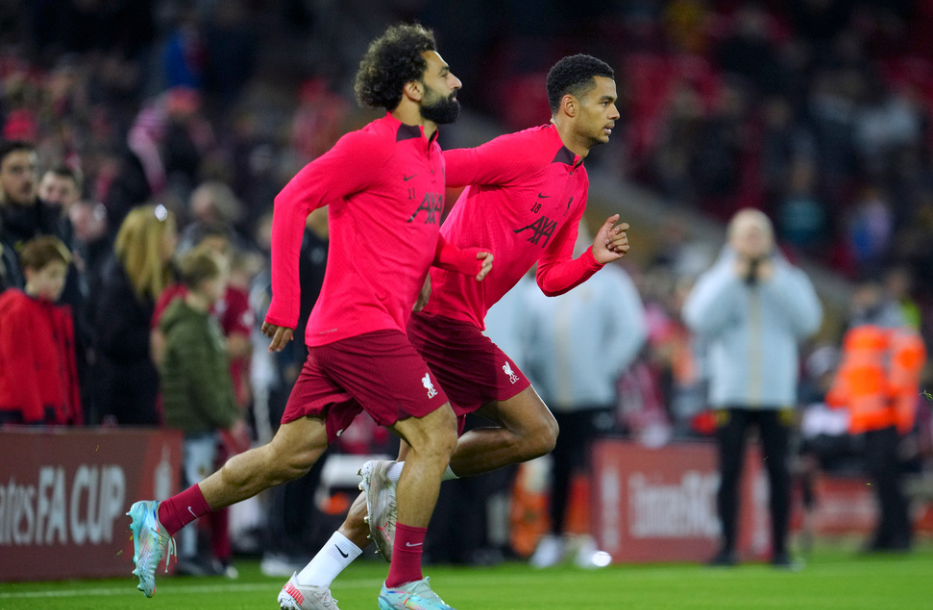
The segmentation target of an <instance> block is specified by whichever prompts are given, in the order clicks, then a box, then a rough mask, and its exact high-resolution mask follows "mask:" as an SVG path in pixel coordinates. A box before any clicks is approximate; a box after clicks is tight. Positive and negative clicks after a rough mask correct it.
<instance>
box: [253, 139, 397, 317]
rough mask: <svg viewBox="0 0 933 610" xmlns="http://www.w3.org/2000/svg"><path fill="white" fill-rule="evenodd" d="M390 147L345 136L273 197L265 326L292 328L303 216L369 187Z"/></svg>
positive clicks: (298, 291)
mask: <svg viewBox="0 0 933 610" xmlns="http://www.w3.org/2000/svg"><path fill="white" fill-rule="evenodd" d="M392 144H393V143H390V142H388V141H387V140H386V139H385V138H383V137H380V136H379V135H378V134H374V133H371V132H366V131H354V132H351V133H349V134H347V135H345V136H344V137H342V138H341V139H340V140H339V141H338V142H337V144H335V145H334V147H333V148H332V149H330V150H329V151H328V152H327V153H325V154H324V155H322V156H321V157H319V158H317V159H315V160H314V161H312V162H311V163H309V164H307V165H306V166H305V167H304V168H302V170H301V171H300V172H298V174H296V175H295V177H294V178H292V179H291V181H290V182H289V183H288V184H286V185H285V188H283V189H282V191H281V192H280V193H279V194H278V195H277V196H276V198H275V206H274V208H273V215H272V303H271V304H270V305H269V311H268V313H267V314H266V321H267V322H269V323H270V324H274V325H276V326H284V327H287V328H291V329H294V328H295V326H296V325H297V324H298V312H299V310H300V306H301V303H300V299H301V287H300V286H301V284H300V281H299V276H298V261H299V258H300V256H301V241H302V238H303V236H304V231H305V220H306V219H307V217H308V214H310V213H311V212H312V211H313V210H315V209H317V208H320V207H323V206H325V205H327V204H329V203H334V202H338V201H340V200H341V199H343V198H345V197H349V196H351V195H353V194H355V193H359V192H361V191H363V190H365V189H366V188H367V187H369V186H370V185H371V184H372V183H373V182H374V181H375V180H376V179H377V178H378V176H379V174H380V171H379V170H380V168H381V167H382V166H383V165H384V164H385V163H386V161H388V159H389V157H390V156H391V155H392V151H393V146H392Z"/></svg>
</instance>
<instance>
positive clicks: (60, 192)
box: [39, 165, 83, 218]
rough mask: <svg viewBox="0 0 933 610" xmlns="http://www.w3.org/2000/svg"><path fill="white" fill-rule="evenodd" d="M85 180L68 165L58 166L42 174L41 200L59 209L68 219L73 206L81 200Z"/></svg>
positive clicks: (40, 182) (40, 185)
mask: <svg viewBox="0 0 933 610" xmlns="http://www.w3.org/2000/svg"><path fill="white" fill-rule="evenodd" d="M82 186H83V178H82V176H81V172H80V171H79V170H77V169H73V168H71V167H68V166H67V165H56V166H55V167H53V168H52V169H50V170H47V171H46V172H45V173H44V174H42V180H40V181H39V199H41V200H42V201H44V202H45V203H47V204H49V205H50V206H52V207H53V208H57V209H58V212H59V214H61V215H62V217H64V218H68V212H69V210H70V209H71V206H72V205H74V204H75V203H76V202H77V201H78V199H80V198H81V189H82Z"/></svg>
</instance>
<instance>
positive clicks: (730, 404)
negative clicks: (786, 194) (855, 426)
mask: <svg viewBox="0 0 933 610" xmlns="http://www.w3.org/2000/svg"><path fill="white" fill-rule="evenodd" d="M683 317H684V321H685V322H686V324H687V325H688V326H689V327H690V329H691V330H692V331H693V332H694V333H696V334H697V337H698V338H699V339H700V340H702V341H704V342H705V344H706V346H707V348H708V349H707V356H708V357H707V363H708V367H707V370H708V377H709V382H710V384H709V404H710V406H711V407H712V408H713V409H715V410H716V422H717V430H716V437H717V440H718V444H719V473H720V484H719V492H718V495H717V498H716V504H717V508H718V511H719V518H720V521H721V523H722V546H721V547H720V550H719V552H718V553H717V554H716V556H715V557H713V559H712V561H711V562H710V563H711V564H712V565H718V566H731V565H735V564H736V563H737V561H738V559H737V557H736V554H735V546H736V536H737V524H738V515H739V511H738V483H739V480H740V478H741V473H742V462H743V458H744V456H745V435H746V432H747V431H748V428H749V427H751V426H756V427H757V428H758V434H759V437H760V438H761V443H762V448H763V453H764V460H765V462H764V463H765V467H766V469H767V471H768V481H769V484H770V511H771V544H772V552H773V554H772V557H771V563H772V565H774V566H775V567H781V568H791V567H793V562H792V561H791V558H790V555H789V553H788V551H787V529H788V518H789V513H790V475H789V472H788V466H787V458H788V455H787V454H788V439H789V434H790V429H791V425H792V424H793V412H794V407H795V405H796V402H797V372H798V368H799V362H798V342H799V341H801V340H803V339H805V338H806V337H808V336H810V335H812V334H813V333H814V332H815V331H816V330H817V329H818V328H819V325H820V320H821V317H822V310H821V307H820V302H819V300H818V299H817V297H816V293H815V291H814V290H813V285H812V284H811V283H810V280H809V279H808V278H807V276H806V275H805V274H804V273H803V272H802V271H800V270H799V269H797V268H795V267H793V266H792V265H791V264H790V263H788V262H787V260H785V259H784V258H783V257H782V256H781V255H780V253H778V252H777V251H776V250H775V248H774V231H773V229H772V226H771V221H770V220H768V217H767V216H765V215H764V214H763V213H762V212H760V211H758V210H752V209H745V210H740V211H739V212H738V213H736V215H735V216H734V217H733V218H732V220H731V221H730V223H729V229H728V243H727V245H726V247H725V248H724V249H723V253H722V255H721V256H720V258H719V260H718V261H717V263H716V264H715V265H714V266H713V267H712V269H710V270H709V271H707V272H706V273H704V274H702V275H701V276H700V277H699V279H698V280H697V283H696V286H695V287H694V289H693V291H692V292H691V294H690V295H689V297H688V298H687V301H686V303H685V304H684V308H683Z"/></svg>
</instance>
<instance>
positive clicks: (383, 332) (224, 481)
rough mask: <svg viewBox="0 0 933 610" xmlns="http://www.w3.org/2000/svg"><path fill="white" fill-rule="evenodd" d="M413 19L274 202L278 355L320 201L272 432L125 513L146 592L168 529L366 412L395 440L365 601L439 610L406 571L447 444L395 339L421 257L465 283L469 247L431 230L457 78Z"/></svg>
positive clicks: (428, 388)
mask: <svg viewBox="0 0 933 610" xmlns="http://www.w3.org/2000/svg"><path fill="white" fill-rule="evenodd" d="M435 48H436V45H435V43H434V38H433V35H432V34H431V33H430V32H429V31H427V30H425V29H424V28H423V27H421V26H419V25H400V26H394V27H391V28H389V29H388V30H387V32H386V33H385V34H384V35H383V36H382V37H380V38H379V39H377V40H375V41H373V43H372V44H371V45H370V47H369V50H368V51H367V54H366V56H365V57H364V58H363V61H362V62H361V64H360V70H359V72H358V74H357V82H356V91H357V97H358V99H359V100H360V101H361V102H362V103H364V104H365V105H368V106H371V107H382V108H385V109H386V110H388V113H387V114H386V115H385V116H384V117H383V118H381V119H378V120H376V121H373V122H372V123H370V124H369V125H367V126H366V127H364V128H363V129H361V130H359V131H354V132H351V133H349V134H347V135H345V136H344V137H343V138H341V139H340V141H339V142H338V143H337V144H336V145H334V147H333V148H332V149H331V150H330V151H329V152H328V153H326V154H324V155H322V156H321V157H319V158H318V159H316V160H314V161H312V162H311V163H309V164H308V165H307V166H305V167H304V168H303V169H302V170H301V171H300V172H299V173H298V175H296V176H295V177H294V178H293V179H292V180H291V182H289V183H288V185H286V186H285V188H284V189H283V190H282V192H281V193H279V195H278V196H277V197H276V199H275V211H274V215H273V226H272V294H273V297H272V303H271V304H270V306H269V311H268V313H267V314H266V320H265V323H264V324H263V332H265V333H266V334H267V335H268V336H270V337H272V342H271V344H270V346H269V349H270V350H275V351H278V350H281V349H283V348H284V347H285V346H286V345H287V343H288V342H289V341H290V340H291V338H292V333H293V330H294V328H295V325H296V323H297V321H298V312H299V307H300V299H299V296H300V286H299V274H298V263H299V253H300V249H301V241H302V235H303V233H304V228H305V219H306V218H307V216H308V214H309V213H310V212H311V211H312V210H314V209H316V208H319V207H323V206H325V205H327V206H328V215H329V227H330V250H329V257H328V265H327V271H326V272H325V277H324V285H323V288H322V290H321V296H320V298H319V299H318V300H317V302H316V304H315V305H314V308H313V310H312V312H311V316H310V318H309V320H308V325H307V330H306V333H305V342H306V343H307V345H308V348H309V353H308V359H307V361H306V362H305V365H304V368H303V369H302V372H301V374H300V376H299V378H298V381H297V382H296V384H295V388H294V389H293V391H292V394H291V396H290V398H289V402H288V405H287V406H286V410H285V414H284V416H283V418H282V425H281V427H280V428H279V430H278V432H277V433H276V435H275V437H274V438H273V440H272V441H271V442H270V443H269V444H268V445H265V446H263V447H259V448H257V449H252V450H250V451H247V452H245V453H242V454H240V455H238V456H236V457H233V458H231V459H230V460H229V461H228V462H227V463H226V464H225V465H224V467H223V468H222V469H221V470H220V471H219V472H216V473H214V474H212V475H210V476H209V477H207V478H206V479H204V480H203V481H201V482H200V483H199V484H197V485H193V486H192V487H190V488H188V489H187V490H185V491H183V492H181V493H180V494H176V495H175V496H173V497H172V498H169V499H168V500H166V501H164V502H153V501H144V502H137V503H136V504H134V505H133V507H132V508H131V510H130V513H129V514H130V516H131V517H132V525H131V529H132V531H133V538H134V557H133V559H134V561H135V563H136V570H135V571H134V573H135V574H136V575H137V576H138V577H139V581H140V583H139V586H138V588H139V589H140V590H141V591H143V593H145V594H146V596H147V597H148V596H151V595H152V594H153V593H154V592H155V568H156V565H157V564H158V562H159V560H160V559H161V558H162V556H163V554H164V553H165V552H166V550H168V548H169V543H170V539H171V536H172V535H173V534H174V533H175V532H177V531H178V530H180V529H181V528H182V527H184V526H185V525H186V524H187V523H190V522H191V521H193V520H194V519H196V518H198V517H200V516H202V515H205V514H207V513H209V512H210V511H212V510H217V509H220V508H223V507H225V506H229V505H231V504H234V503H236V502H239V501H241V500H244V499H246V498H249V497H251V496H253V495H255V494H257V493H259V492H260V491H262V490H264V489H267V488H269V487H272V486H274V485H278V484H281V483H284V482H286V481H288V480H291V479H294V478H296V477H298V476H301V475H302V474H304V473H305V472H307V471H308V470H309V469H310V468H311V466H312V465H313V464H314V463H315V462H316V461H317V459H318V458H319V457H320V455H321V454H322V453H323V452H324V450H325V449H326V448H327V446H328V444H329V443H330V442H332V441H333V440H334V439H335V438H336V437H337V436H338V435H339V434H340V433H341V432H342V431H343V430H344V429H346V427H347V426H349V425H350V423H351V422H352V421H353V419H354V418H355V417H356V415H358V414H359V413H360V412H361V411H366V412H367V413H368V414H369V415H370V416H371V417H372V418H373V419H374V420H375V421H376V422H377V423H379V424H380V425H383V426H386V427H389V428H391V429H392V430H393V431H394V432H396V433H397V434H398V435H399V436H400V437H402V438H404V439H405V440H406V441H407V442H408V444H409V445H410V446H411V450H410V452H409V456H408V465H407V468H406V469H405V474H404V475H403V476H402V478H401V480H400V481H399V483H398V525H397V528H396V536H395V548H394V550H393V555H394V561H393V564H392V567H391V569H390V570H389V575H388V578H387V579H386V583H385V585H384V586H383V587H382V591H381V593H380V595H379V606H380V608H383V609H384V610H386V609H390V608H406V607H408V608H410V607H413V606H412V604H415V605H420V607H422V608H425V609H430V610H445V609H447V608H449V606H447V605H446V604H444V603H443V601H441V599H440V598H439V597H438V596H437V595H436V594H435V593H434V592H433V591H432V590H431V588H430V586H429V585H428V582H427V579H425V578H423V577H422V574H421V549H422V548H423V541H424V536H425V533H426V532H427V525H428V522H429V520H430V518H431V513H432V512H433V510H434V504H435V502H436V500H437V494H438V490H439V487H440V482H441V476H442V475H443V473H444V468H445V467H446V465H447V463H448V461H449V460H450V454H451V453H452V451H453V448H454V446H455V445H456V438H457V419H456V416H455V415H454V413H453V410H452V409H451V407H450V404H449V402H448V401H447V397H446V395H445V394H444V392H443V390H442V389H441V388H440V386H439V384H438V383H437V380H436V379H435V378H434V377H433V376H432V374H431V372H430V370H429V369H428V366H427V364H425V363H424V360H423V359H422V358H421V356H420V355H419V354H418V352H417V351H415V348H414V347H412V345H411V343H410V342H409V341H408V338H407V336H406V334H405V326H406V324H407V322H408V318H409V317H410V315H411V310H412V307H413V306H414V304H415V301H416V299H417V298H418V295H419V292H420V291H421V288H422V286H423V285H424V281H425V278H426V276H427V273H428V268H429V266H431V265H432V264H434V265H440V266H442V267H444V268H446V269H450V270H454V271H457V272H462V273H466V274H469V275H471V276H473V277H475V278H476V279H477V280H481V279H482V278H484V277H485V276H486V274H487V273H488V272H489V269H490V268H491V265H492V256H491V254H490V253H489V252H488V251H487V250H484V249H481V248H470V249H468V250H460V249H459V248H456V247H454V246H452V245H450V244H448V243H447V241H446V240H445V239H443V237H441V235H440V233H439V228H440V212H441V211H442V210H443V193H444V157H443V155H442V154H441V150H440V147H439V146H438V144H437V140H436V138H437V125H438V124H443V123H449V122H452V121H454V120H455V119H456V117H457V114H458V112H459V103H458V102H457V100H456V93H457V90H458V89H459V88H460V81H459V79H457V77H455V76H454V75H453V74H452V73H451V72H450V69H449V67H448V66H447V64H446V63H445V62H444V60H443V59H442V58H441V56H440V55H438V53H437V51H436V50H435Z"/></svg>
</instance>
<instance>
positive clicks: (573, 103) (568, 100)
mask: <svg viewBox="0 0 933 610" xmlns="http://www.w3.org/2000/svg"><path fill="white" fill-rule="evenodd" d="M579 104H580V102H579V101H578V100H577V98H575V97H574V96H572V95H570V94H569V93H567V94H565V95H564V97H562V98H560V111H561V112H563V113H564V114H566V115H567V116H569V117H575V116H577V110H578V108H579Z"/></svg>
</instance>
